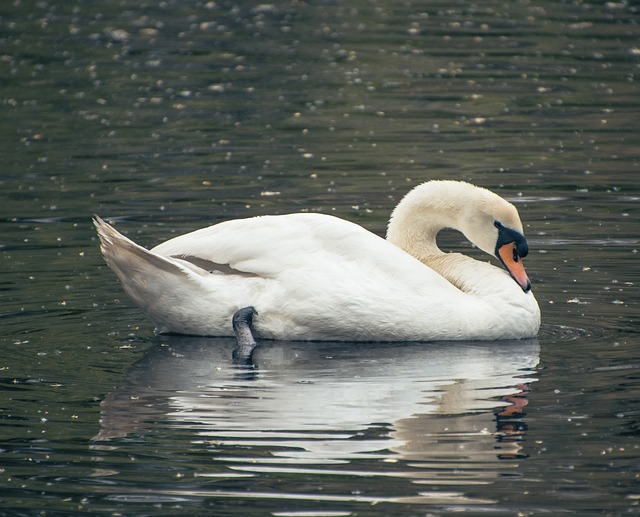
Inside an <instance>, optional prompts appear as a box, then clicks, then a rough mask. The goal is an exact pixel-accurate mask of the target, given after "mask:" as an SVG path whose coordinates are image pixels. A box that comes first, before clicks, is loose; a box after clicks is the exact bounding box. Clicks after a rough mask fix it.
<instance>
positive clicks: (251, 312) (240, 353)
mask: <svg viewBox="0 0 640 517" xmlns="http://www.w3.org/2000/svg"><path fill="white" fill-rule="evenodd" d="M257 314H258V311H256V310H255V309H254V308H253V307H243V308H242V309H239V310H238V311H236V313H235V314H234V315H233V318H232V320H231V322H232V325H233V333H234V334H235V335H236V348H235V350H234V351H233V362H234V363H240V364H247V365H249V364H252V358H251V356H252V354H253V351H254V349H255V348H256V345H257V343H256V340H255V339H254V337H253V333H252V332H251V325H252V324H253V317H254V316H256V315H257Z"/></svg>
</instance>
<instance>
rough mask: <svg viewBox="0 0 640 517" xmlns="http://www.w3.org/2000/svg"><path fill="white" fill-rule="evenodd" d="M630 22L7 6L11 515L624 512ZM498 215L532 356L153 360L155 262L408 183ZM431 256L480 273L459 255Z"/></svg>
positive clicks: (503, 347) (390, 199) (173, 350)
mask: <svg viewBox="0 0 640 517" xmlns="http://www.w3.org/2000/svg"><path fill="white" fill-rule="evenodd" d="M637 20H638V12H637V8H636V6H635V5H634V4H633V3H625V2H620V3H617V2H610V3H606V4H603V3H599V2H597V3H596V2H563V3H557V2H547V1H536V2H513V3H500V2H493V1H488V2H483V3H481V4H473V3H467V2H453V3H452V2H446V3H445V2H442V3H440V2H429V3H426V4H424V5H422V4H417V3H411V2H405V3H402V4H398V3H394V2H368V3H367V2H357V3H354V4H351V5H349V6H342V5H337V4H335V3H329V2H326V3H318V4H317V5H306V4H301V3H284V2H282V3H280V2H275V3H270V4H251V5H248V4H234V3H232V2H226V3H213V2H210V3H206V2H173V1H168V2H164V3H161V4H158V5H146V4H143V5H140V6H133V5H129V4H125V3H121V2H115V3H109V4H104V5H94V4H92V3H90V4H86V3H80V2H64V3H62V2H59V3H56V2H38V3H35V2H18V3H14V4H12V5H7V6H4V7H1V8H0V41H1V42H2V49H3V50H2V52H1V54H2V55H1V56H0V77H1V78H2V79H0V91H1V96H0V98H1V99H2V104H3V106H2V107H3V113H4V116H3V117H2V118H1V119H0V131H1V133H0V135H1V139H2V147H1V148H0V153H2V157H3V167H2V172H1V173H0V185H1V186H2V194H1V195H2V200H3V204H2V208H1V209H0V211H1V214H2V216H1V217H0V236H1V240H0V258H1V260H2V265H3V268H2V274H1V275H0V290H1V291H2V310H1V313H0V322H1V325H2V327H1V330H0V332H1V336H2V346H3V350H4V353H3V357H2V359H1V360H0V381H1V383H2V384H1V386H2V389H1V391H0V393H1V395H0V408H1V409H0V418H1V424H0V508H1V509H0V514H2V515H41V514H46V515H74V514H96V515H202V514H207V515H225V516H226V515H277V516H342V515H376V516H377V515H449V514H454V513H460V512H466V513H468V514H481V515H505V514H506V515H537V514H541V513H548V514H551V515H559V514H564V513H569V514H577V515H591V514H593V515H595V514H597V515H625V514H637V513H640V511H639V509H638V503H639V502H640V489H639V487H640V484H639V479H638V477H639V476H640V470H639V469H638V465H639V464H640V461H639V458H640V449H639V447H640V444H639V443H638V432H639V430H640V405H639V402H638V400H639V393H640V380H639V379H640V353H639V352H638V344H639V340H638V316H639V311H638V301H639V293H638V287H637V282H638V275H639V273H640V268H639V267H638V253H637V252H638V248H639V246H640V237H638V231H637V224H638V202H639V200H640V187H638V168H639V161H638V152H637V149H638V148H640V136H639V135H640V131H639V129H640V128H639V123H638V121H639V120H640V102H639V101H638V98H639V97H638V91H639V90H638V86H637V74H638V70H639V69H638V66H639V63H640V51H639V50H638V41H639V39H638V36H639V35H640V31H639V29H638V25H637ZM433 178H452V179H465V180H469V181H472V182H474V183H477V184H480V185H483V186H486V187H489V188H491V189H493V190H495V191H496V192H499V193H500V194H501V195H503V196H504V197H506V198H507V199H510V200H511V201H513V202H515V203H516V204H517V206H518V208H519V210H520V213H521V216H522V218H523V221H524V224H525V228H526V233H527V236H528V239H529V244H530V247H531V249H532V253H531V254H530V256H529V257H527V262H526V266H527V272H528V273H529V275H530V277H531V279H532V281H533V283H534V290H535V293H536V297H537V298H538V301H539V302H540V305H541V309H542V313H543V326H542V329H541V332H540V335H539V337H538V339H537V340H533V341H523V342H505V343H458V344H455V345H451V344H446V343H434V344H430V345H425V344H418V343H403V344H375V345H371V344H354V343H285V342H269V343H262V344H261V346H260V348H259V349H258V350H257V352H256V358H255V359H256V365H255V368H247V367H240V366H235V365H233V363H232V361H231V350H232V347H233V341H232V340H228V339H213V338H208V339H205V338H184V337H177V336H155V335H154V334H153V329H152V327H151V325H150V324H149V323H148V322H147V321H146V320H145V319H144V318H143V316H142V315H141V313H140V312H139V311H138V310H137V309H135V308H134V307H133V306H132V305H131V303H130V302H129V301H128V300H127V299H126V297H125V295H124V293H123V292H122V290H121V288H120V286H119V285H118V284H117V283H116V281H115V280H114V277H113V275H112V274H111V272H110V271H109V270H108V268H107V267H106V266H105V265H104V263H103V262H102V259H101V258H100V256H99V252H98V246H97V242H96V237H95V234H94V231H93V229H92V226H91V223H90V216H91V214H93V213H98V214H100V215H102V216H108V217H112V218H115V219H116V220H118V221H119V224H118V227H119V228H120V229H121V230H122V231H125V232H126V233H128V234H129V235H130V236H132V237H133V238H134V239H136V240H137V241H138V242H140V243H141V244H144V245H147V246H152V245H154V244H156V243H157V242H159V241H161V240H164V239H166V238H168V237H170V236H172V235H175V234H179V233H184V232H187V231H190V230H193V229H195V228H198V227H201V226H204V225H207V224H211V223H214V222H218V221H221V220H225V219H229V218H234V217H244V216H252V215H257V214H263V213H285V212H290V211H300V210H305V211H321V212H325V213H333V214H336V215H339V216H341V217H345V218H347V219H350V220H353V221H356V222H358V223H360V224H362V225H364V226H365V227H367V228H369V229H370V230H372V231H374V232H377V233H383V232H384V228H385V225H386V220H387V217H388V214H389V211H390V210H391V208H392V207H393V206H394V204H395V203H396V202H397V201H398V199H399V198H400V197H401V196H402V195H403V194H404V193H405V192H407V191H408V190H409V189H410V188H411V187H412V186H413V185H415V184H417V183H419V182H421V181H425V180H428V179H433ZM442 246H443V248H446V249H453V250H457V251H465V252H470V253H472V254H473V253H474V252H473V251H472V250H471V251H469V250H468V247H467V245H466V244H465V243H464V240H463V238H462V237H461V236H459V235H457V234H454V233H448V234H446V235H444V236H443V238H442Z"/></svg>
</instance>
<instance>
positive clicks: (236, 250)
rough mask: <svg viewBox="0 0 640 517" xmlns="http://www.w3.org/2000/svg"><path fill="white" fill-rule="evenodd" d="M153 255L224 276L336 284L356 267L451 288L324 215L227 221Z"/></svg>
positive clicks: (382, 243)
mask: <svg viewBox="0 0 640 517" xmlns="http://www.w3.org/2000/svg"><path fill="white" fill-rule="evenodd" d="M151 251H152V252H153V253H156V254H158V255H163V256H166V257H172V258H176V259H182V260H185V261H189V262H192V263H193V264H198V265H200V266H201V267H203V268H205V269H208V270H210V271H213V270H216V271H218V272H222V273H225V272H240V273H246V274H252V275H258V276H260V277H264V278H277V277H282V276H290V275H292V274H294V273H297V274H303V273H304V272H307V273H311V272H313V273H314V276H315V274H317V273H319V272H324V273H325V274H326V275H327V276H333V279H334V281H335V280H337V278H336V276H337V277H338V278H339V277H340V272H341V271H342V272H346V270H348V269H350V268H352V267H357V269H358V270H360V271H366V272H367V273H368V274H378V275H380V274H384V275H385V276H386V275H391V276H392V277H394V281H396V282H398V281H400V282H401V283H404V282H405V281H406V282H411V283H412V284H415V282H416V280H418V281H419V283H422V282H428V283H429V285H430V287H431V288H433V287H437V286H440V287H442V288H451V284H450V283H449V282H447V281H446V280H445V279H444V278H443V277H441V276H440V275H439V274H438V273H436V272H435V271H433V270H431V269H430V268H429V267H427V266H425V265H424V264H422V263H421V262H419V261H418V260H417V259H415V258H414V257H412V256H411V255H409V254H408V253H406V252H404V251H403V250H401V249H399V248H397V247H396V246H394V245H393V244H390V243H389V242H387V241H386V240H385V239H383V238H381V237H379V236H377V235H375V234H373V233H371V232H369V231H368V230H366V229H364V228H362V227H361V226H359V225H357V224H354V223H351V222H349V221H345V220H343V219H339V218H337V217H333V216H330V215H324V214H306V213H302V214H289V215H276V216H260V217H254V218H249V219H236V220H231V221H226V222H223V223H219V224H216V225H213V226H209V227H207V228H203V229H201V230H196V231H194V232H191V233H188V234H185V235H181V236H178V237H175V238H173V239H171V240H168V241H166V242H164V243H162V244H160V245H158V246H156V247H155V248H153V249H152V250H151ZM228 268H230V270H232V271H229V270H228ZM416 276H419V279H417V278H416ZM420 280H422V282H420Z"/></svg>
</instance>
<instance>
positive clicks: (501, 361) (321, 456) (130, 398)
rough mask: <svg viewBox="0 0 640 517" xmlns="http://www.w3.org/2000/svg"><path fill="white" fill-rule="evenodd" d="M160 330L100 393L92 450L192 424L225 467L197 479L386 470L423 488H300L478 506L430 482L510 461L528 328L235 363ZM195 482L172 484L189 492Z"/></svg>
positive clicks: (463, 478) (206, 344) (262, 355)
mask: <svg viewBox="0 0 640 517" xmlns="http://www.w3.org/2000/svg"><path fill="white" fill-rule="evenodd" d="M161 341H162V344H160V345H156V346H154V347H152V348H151V349H149V350H148V351H147V352H146V353H145V356H144V358H143V359H141V360H140V361H139V362H138V363H136V364H135V365H133V367H132V368H131V369H130V370H129V371H128V372H127V382H125V384H124V385H123V386H121V387H120V388H118V389H116V390H115V391H113V392H111V393H110V394H108V395H107V397H106V398H105V400H104V401H103V402H102V412H101V429H100V432H99V433H98V435H97V436H96V437H95V438H94V445H93V447H94V449H95V450H103V449H105V448H107V449H108V450H112V451H113V450H117V449H118V448H119V447H120V446H121V442H120V441H119V439H124V438H126V437H127V436H128V435H130V434H133V433H135V434H136V436H138V439H139V438H140V436H141V435H144V434H146V433H150V432H162V429H173V430H178V431H179V432H181V433H184V432H187V434H191V435H192V438H191V441H192V443H193V444H194V446H196V447H198V448H201V449H202V450H203V451H208V452H209V453H210V454H211V461H214V462H220V463H221V464H222V465H224V466H225V469H224V470H223V471H220V469H219V468H214V469H213V470H212V471H211V472H208V471H207V470H204V471H198V473H197V476H198V477H204V478H215V479H217V480H220V479H236V478H238V476H239V475H240V476H241V477H244V476H256V475H263V476H276V477H275V479H277V477H278V476H279V475H285V476H289V475H299V476H313V477H319V478H320V479H321V478H323V477H329V478H333V477H336V476H337V477H342V478H352V477H355V478H365V479H366V478H377V479H378V480H380V479H384V478H387V477H391V478H400V479H406V480H409V481H411V482H412V483H415V484H417V485H419V487H422V488H416V489H415V490H416V493H414V494H413V495H408V496H403V497H398V496H394V497H380V496H366V497H365V496H360V497H354V496H349V497H345V496H344V495H342V494H339V493H338V494H331V493H327V492H326V491H324V492H323V493H322V495H320V496H318V495H317V494H314V495H311V494H308V495H307V496H305V497H306V498H310V499H317V500H326V501H332V502H339V501H341V500H353V501H359V502H405V503H406V502H408V501H412V502H413V503H429V502H431V503H436V502H437V503H439V504H445V503H454V502H457V503H465V504H480V503H485V502H486V501H483V500H482V499H478V500H475V499H474V498H468V497H466V496H465V495H464V493H462V492H450V491H442V489H441V488H440V487H441V486H460V487H462V486H467V485H474V486H475V485H482V484H488V483H493V482H495V481H496V479H497V478H499V477H500V476H501V475H503V474H504V473H505V472H509V471H511V470H514V469H517V467H518V465H517V462H514V460H517V459H518V458H519V457H520V456H521V454H522V453H521V442H522V441H523V440H524V439H525V437H526V423H525V421H524V416H523V412H524V408H525V406H526V405H527V403H528V400H527V397H528V393H529V391H530V387H529V384H530V383H531V382H532V381H535V377H534V376H533V375H534V373H533V372H534V371H535V367H536V365H537V364H538V360H539V345H538V342H537V340H527V341H516V342H494V343H459V344H458V346H456V347H451V346H450V344H448V343H431V344H424V343H414V344H355V343H335V344H331V343H295V342H283V343H280V342H266V343H263V344H261V345H260V347H259V348H258V349H257V351H256V354H255V365H254V366H253V367H246V368H242V367H238V366H235V365H232V364H231V360H230V358H231V347H232V346H233V345H232V343H230V340H224V339H212V338H207V339H204V338H180V337H175V336H166V337H163V338H162V339H161ZM124 443H125V444H126V441H125V442H124ZM274 482H275V480H274ZM380 482H381V481H376V482H374V484H378V483H380ZM427 487H435V488H432V489H431V491H429V490H427ZM283 489H284V487H283ZM192 490H193V488H189V489H187V492H189V494H186V493H183V494H182V495H190V496H194V495H195V494H193V493H191V491H192ZM285 490H286V489H285ZM404 490H405V491H408V492H407V493H411V489H410V488H408V487H405V489H404ZM171 493H172V494H173V495H179V494H180V492H179V491H172V492H171ZM243 493H244V492H243ZM278 495H279V497H280V498H282V499H288V498H291V497H292V494H289V493H283V492H281V491H278ZM200 496H203V497H241V496H242V494H240V493H239V492H226V493H224V492H223V493H220V492H217V491H216V492H215V493H212V492H206V491H205V492H201V493H200ZM121 497H128V496H121ZM132 497H134V498H135V497H137V495H135V494H134V495H132ZM251 497H252V498H258V499H259V498H269V497H274V495H273V494H267V493H259V492H257V493H253V491H252V494H251ZM297 497H298V498H300V497H301V496H300V495H298V496H297Z"/></svg>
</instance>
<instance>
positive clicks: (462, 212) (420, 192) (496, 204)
mask: <svg viewBox="0 0 640 517" xmlns="http://www.w3.org/2000/svg"><path fill="white" fill-rule="evenodd" d="M443 228H454V229H456V230H459V231H461V232H462V233H463V234H464V235H465V237H466V238H467V239H469V241H471V242H472V243H473V244H474V245H476V246H477V247H478V248H480V249H481V250H482V251H484V252H485V253H488V254H489V255H493V256H494V257H496V258H497V259H498V260H499V261H500V262H501V263H502V265H503V266H504V267H505V269H506V270H507V272H508V273H509V274H510V275H511V277H512V278H513V279H514V280H515V281H516V282H517V283H518V285H519V286H520V287H521V288H522V290H523V291H524V292H525V293H526V292H528V291H529V290H530V289H531V282H530V281H529V278H528V277H527V274H526V272H525V270H524V267H523V265H522V258H524V257H526V256H527V254H528V252H529V246H528V244H527V240H526V238H525V236H524V231H523V228H522V222H521V221H520V216H519V215H518V210H517V209H516V207H515V206H514V205H512V204H511V203H509V202H508V201H506V200H505V199H503V198H502V197H500V196H498V195H497V194H495V193H493V192H491V191H490V190H487V189H484V188H481V187H477V186H475V185H471V184H470V183H466V182H464V181H450V180H439V181H428V182H426V183H423V184H421V185H418V186H417V187H415V188H414V189H413V190H412V191H410V192H409V193H408V194H407V195H406V196H405V197H404V198H403V199H402V200H401V201H400V203H399V204H398V206H397V207H396V208H395V209H394V211H393V213H392V215H391V219H390V221H389V228H388V231H387V239H388V240H389V241H391V242H393V243H394V244H396V245H397V246H399V247H400V248H402V249H404V250H405V251H407V252H409V253H411V254H412V255H414V256H415V257H417V258H419V259H420V260H424V259H425V258H426V257H427V256H428V255H433V254H436V253H442V252H441V251H440V250H439V249H438V248H437V244H436V235H437V233H438V232H439V231H440V230H441V229H443Z"/></svg>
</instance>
